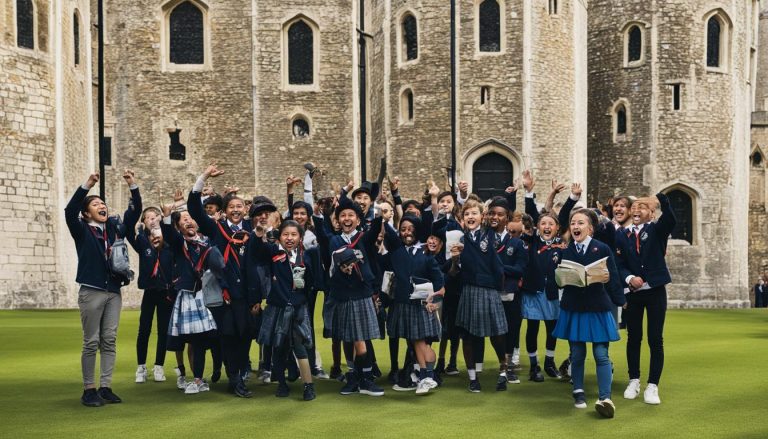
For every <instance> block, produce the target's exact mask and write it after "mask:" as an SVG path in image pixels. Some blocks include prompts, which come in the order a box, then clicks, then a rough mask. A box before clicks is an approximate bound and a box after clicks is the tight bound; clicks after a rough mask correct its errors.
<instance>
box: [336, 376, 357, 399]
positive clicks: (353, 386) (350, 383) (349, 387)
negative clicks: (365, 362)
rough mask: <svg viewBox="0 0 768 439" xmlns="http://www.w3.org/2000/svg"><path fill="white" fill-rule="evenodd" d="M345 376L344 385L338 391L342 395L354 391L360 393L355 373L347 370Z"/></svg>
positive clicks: (353, 392) (350, 393)
mask: <svg viewBox="0 0 768 439" xmlns="http://www.w3.org/2000/svg"><path fill="white" fill-rule="evenodd" d="M345 377H346V379H345V381H346V383H345V384H344V387H342V388H341V390H340V391H339V393H341V394H342V395H352V394H355V393H360V386H359V385H358V382H357V376H356V375H355V373H354V372H347V374H346V375H345Z"/></svg>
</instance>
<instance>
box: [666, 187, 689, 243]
mask: <svg viewBox="0 0 768 439" xmlns="http://www.w3.org/2000/svg"><path fill="white" fill-rule="evenodd" d="M667 197H669V203H670V204H671V205H672V211H673V212H674V213H675V218H676V219H677V224H676V225H675V229H674V230H673V231H672V239H682V240H685V241H688V243H690V244H693V200H691V197H690V196H689V195H688V194H687V193H685V192H683V191H681V190H679V189H675V190H672V191H669V192H667Z"/></svg>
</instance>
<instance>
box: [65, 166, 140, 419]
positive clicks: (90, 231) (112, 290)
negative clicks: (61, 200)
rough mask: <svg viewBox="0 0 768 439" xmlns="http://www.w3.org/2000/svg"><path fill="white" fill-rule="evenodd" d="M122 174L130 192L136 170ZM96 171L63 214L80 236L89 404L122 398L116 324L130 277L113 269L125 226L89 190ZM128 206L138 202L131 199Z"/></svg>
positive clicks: (84, 367) (85, 397) (86, 402)
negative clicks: (115, 374) (117, 389)
mask: <svg viewBox="0 0 768 439" xmlns="http://www.w3.org/2000/svg"><path fill="white" fill-rule="evenodd" d="M123 178H124V179H125V181H126V183H128V186H129V187H130V189H131V191H132V192H134V191H138V186H136V183H135V182H134V174H133V171H130V170H126V171H125V173H124V174H123ZM99 179H100V175H99V173H98V172H95V173H93V174H91V175H90V176H88V180H86V182H85V183H83V185H82V186H80V187H78V188H77V191H75V194H74V195H72V199H71V200H70V201H69V203H68V204H67V206H66V207H65V208H64V218H65V220H66V223H67V228H69V233H70V235H72V238H73V239H74V240H75V250H76V251H77V277H76V279H75V280H76V282H77V283H79V284H80V290H79V292H78V299H77V303H78V306H79V308H80V321H81V323H82V328H83V351H82V356H81V363H82V370H83V386H84V387H85V390H84V391H83V395H82V397H81V398H80V402H82V404H83V405H85V406H87V407H100V406H103V405H104V403H105V402H106V403H119V402H122V400H121V399H120V397H118V396H117V395H115V394H114V393H113V392H112V389H111V387H110V386H111V383H112V371H113V369H114V366H115V352H116V350H115V347H116V341H117V326H118V322H119V321H120V308H121V307H122V298H121V296H120V287H122V286H123V285H127V284H128V282H129V280H128V279H125V278H123V277H122V276H120V275H117V274H115V273H113V272H112V270H111V269H110V262H109V257H110V253H111V250H112V245H113V244H114V243H115V240H116V239H117V238H118V237H121V236H119V232H118V229H119V228H122V227H124V226H123V225H122V224H120V223H119V220H118V219H117V218H113V217H109V216H108V213H109V210H108V209H107V205H106V203H104V200H102V199H101V197H99V196H97V195H88V191H90V190H91V188H93V186H94V185H96V183H98V182H99ZM128 209H129V211H130V210H131V209H133V206H132V205H130V204H129V207H128ZM97 350H99V351H101V379H100V383H99V389H98V391H97V390H96V383H95V380H94V374H95V369H96V351H97Z"/></svg>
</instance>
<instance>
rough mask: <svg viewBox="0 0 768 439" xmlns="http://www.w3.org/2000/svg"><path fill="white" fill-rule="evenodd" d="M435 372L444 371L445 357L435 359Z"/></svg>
mask: <svg viewBox="0 0 768 439" xmlns="http://www.w3.org/2000/svg"><path fill="white" fill-rule="evenodd" d="M435 372H436V373H445V359H443V358H441V359H439V360H437V365H436V366H435Z"/></svg>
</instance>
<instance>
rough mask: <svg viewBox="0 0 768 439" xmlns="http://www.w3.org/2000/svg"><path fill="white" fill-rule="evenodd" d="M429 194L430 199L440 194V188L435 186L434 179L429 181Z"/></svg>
mask: <svg viewBox="0 0 768 439" xmlns="http://www.w3.org/2000/svg"><path fill="white" fill-rule="evenodd" d="M429 183H430V185H429V196H430V197H432V199H436V198H437V196H438V195H440V188H439V187H437V185H436V184H435V182H434V181H430V182H429Z"/></svg>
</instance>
